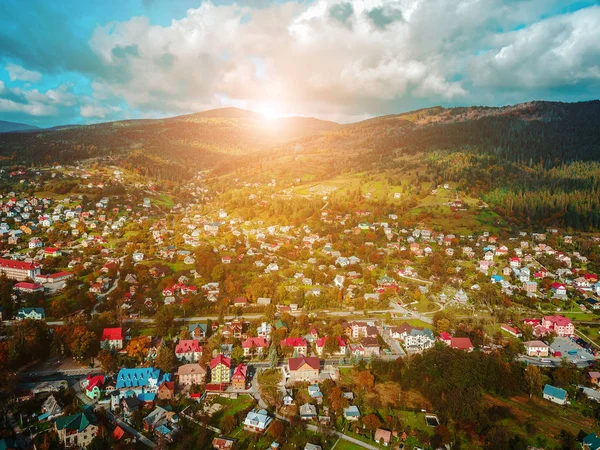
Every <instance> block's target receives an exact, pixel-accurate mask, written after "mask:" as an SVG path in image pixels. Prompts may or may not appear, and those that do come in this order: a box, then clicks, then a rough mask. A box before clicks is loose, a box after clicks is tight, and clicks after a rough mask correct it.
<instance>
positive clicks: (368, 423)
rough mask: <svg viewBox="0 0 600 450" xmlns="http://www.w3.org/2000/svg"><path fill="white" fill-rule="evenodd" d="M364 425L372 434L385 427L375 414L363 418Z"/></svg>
mask: <svg viewBox="0 0 600 450" xmlns="http://www.w3.org/2000/svg"><path fill="white" fill-rule="evenodd" d="M362 423H363V425H364V426H365V427H367V429H369V430H370V431H371V434H373V433H375V430H377V429H378V428H380V427H381V426H382V425H383V422H381V419H380V418H379V417H377V416H376V415H375V414H368V415H366V416H365V417H363V420H362Z"/></svg>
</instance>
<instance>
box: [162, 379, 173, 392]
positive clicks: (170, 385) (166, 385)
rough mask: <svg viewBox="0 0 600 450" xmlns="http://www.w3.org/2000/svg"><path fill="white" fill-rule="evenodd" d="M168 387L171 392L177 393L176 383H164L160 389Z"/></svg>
mask: <svg viewBox="0 0 600 450" xmlns="http://www.w3.org/2000/svg"><path fill="white" fill-rule="evenodd" d="M163 386H164V387H166V388H167V389H168V390H170V391H171V392H175V382H174V381H164V382H163V383H162V384H161V385H160V386H159V387H158V388H159V389H160V388H162V387H163Z"/></svg>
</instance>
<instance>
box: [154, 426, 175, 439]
mask: <svg viewBox="0 0 600 450" xmlns="http://www.w3.org/2000/svg"><path fill="white" fill-rule="evenodd" d="M171 431H172V430H170V429H169V428H167V427H166V426H164V425H159V426H158V427H156V432H157V433H160V434H162V435H163V436H166V435H167V434H169V433H170V432H171Z"/></svg>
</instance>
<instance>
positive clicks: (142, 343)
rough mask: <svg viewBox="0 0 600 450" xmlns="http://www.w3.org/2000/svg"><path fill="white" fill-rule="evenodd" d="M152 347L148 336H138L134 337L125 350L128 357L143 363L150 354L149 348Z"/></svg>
mask: <svg viewBox="0 0 600 450" xmlns="http://www.w3.org/2000/svg"><path fill="white" fill-rule="evenodd" d="M149 347H150V340H149V339H148V337H147V336H138V337H134V338H132V339H131V340H130V341H129V344H127V347H126V348H125V350H126V351H127V356H129V357H130V358H133V359H134V360H136V361H137V362H138V363H141V362H142V361H143V359H144V358H145V357H146V354H147V353H148V348H149Z"/></svg>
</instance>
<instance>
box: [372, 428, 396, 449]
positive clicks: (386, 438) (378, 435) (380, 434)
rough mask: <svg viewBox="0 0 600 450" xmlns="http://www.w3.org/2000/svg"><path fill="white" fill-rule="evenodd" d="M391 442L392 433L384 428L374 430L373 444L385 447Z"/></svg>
mask: <svg viewBox="0 0 600 450" xmlns="http://www.w3.org/2000/svg"><path fill="white" fill-rule="evenodd" d="M391 441H392V432H391V431H390V430H386V429H384V428H377V430H375V442H377V443H378V444H379V445H383V446H385V447H387V446H388V445H390V442H391Z"/></svg>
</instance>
